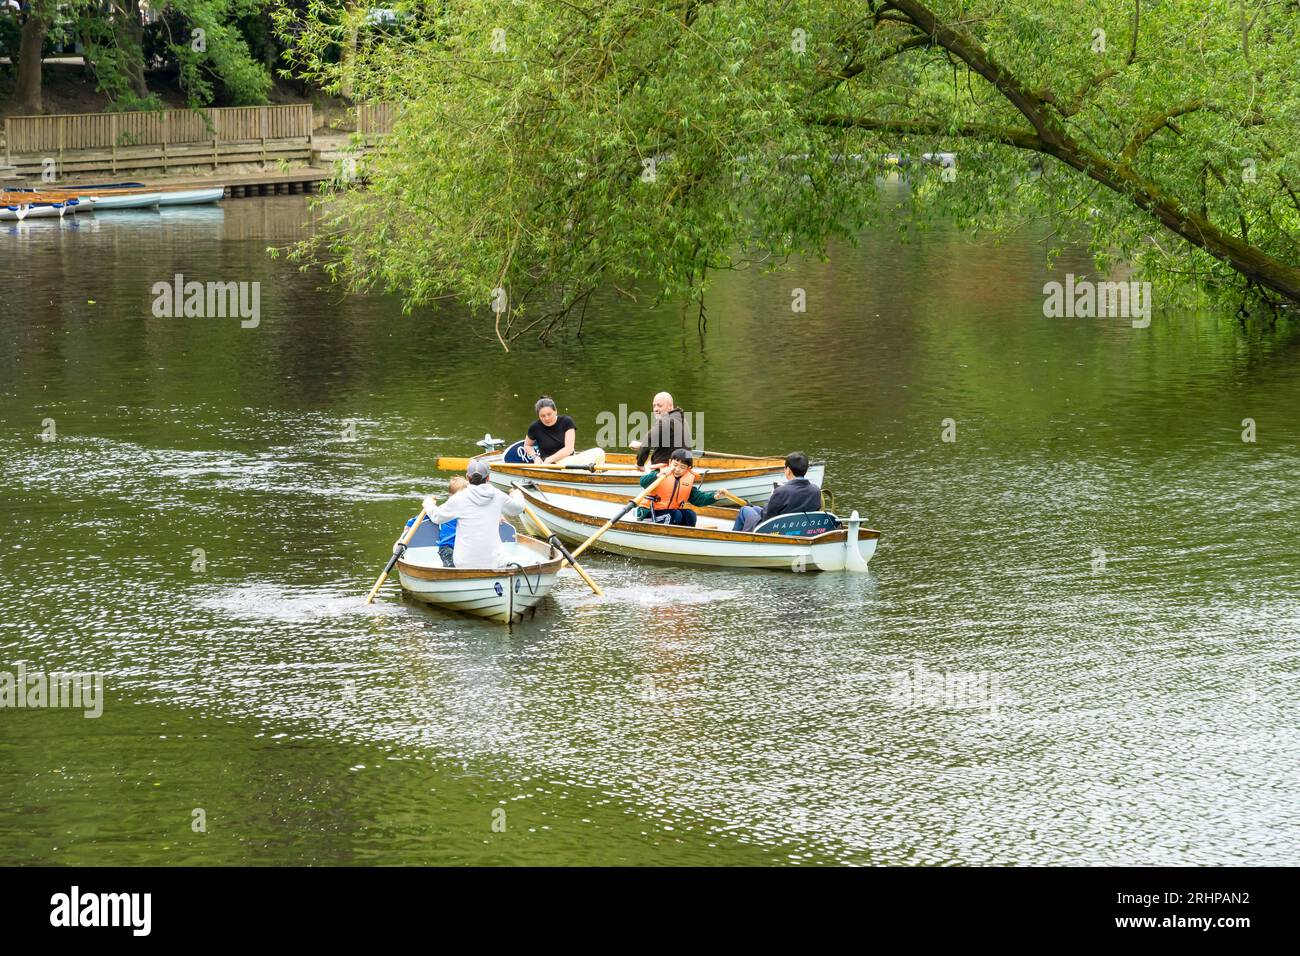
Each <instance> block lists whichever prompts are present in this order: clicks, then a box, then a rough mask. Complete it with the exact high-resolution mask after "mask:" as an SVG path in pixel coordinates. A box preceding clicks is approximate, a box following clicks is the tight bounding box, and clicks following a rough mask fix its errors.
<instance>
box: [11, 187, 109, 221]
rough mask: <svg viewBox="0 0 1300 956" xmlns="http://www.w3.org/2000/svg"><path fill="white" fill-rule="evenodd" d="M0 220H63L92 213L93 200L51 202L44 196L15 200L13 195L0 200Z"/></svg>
mask: <svg viewBox="0 0 1300 956" xmlns="http://www.w3.org/2000/svg"><path fill="white" fill-rule="evenodd" d="M0 203H2V204H0V220H3V221H7V222H12V221H14V220H17V221H18V222H23V221H25V220H27V219H56V218H57V219H62V218H63V217H64V216H65V215H68V214H71V213H76V212H78V211H80V212H90V211H91V208H92V207H93V206H94V202H93V201H91V200H78V199H61V200H58V201H51V200H49V199H48V198H46V197H43V196H33V197H31V198H27V197H23V198H19V199H14V198H13V196H12V194H6V195H5V196H4V197H3V198H0Z"/></svg>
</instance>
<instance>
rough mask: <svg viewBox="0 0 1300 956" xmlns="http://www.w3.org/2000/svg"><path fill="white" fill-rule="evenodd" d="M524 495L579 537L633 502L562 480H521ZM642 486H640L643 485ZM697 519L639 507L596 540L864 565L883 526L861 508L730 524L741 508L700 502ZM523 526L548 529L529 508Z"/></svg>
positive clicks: (767, 559) (829, 565) (638, 548)
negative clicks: (656, 520) (674, 521)
mask: <svg viewBox="0 0 1300 956" xmlns="http://www.w3.org/2000/svg"><path fill="white" fill-rule="evenodd" d="M521 490H522V492H523V495H524V499H525V501H527V503H528V505H529V506H530V507H531V508H532V509H533V510H534V511H535V512H536V513H537V515H538V517H540V518H541V519H542V521H544V522H545V523H546V525H547V527H548V528H549V529H550V530H551V531H552V532H554V533H555V534H556V535H558V536H559V537H560V538H561V539H562V540H564V541H571V542H575V543H577V542H581V541H585V540H586V539H587V538H588V537H590V536H591V535H592V534H593V533H594V532H595V531H596V530H597V529H598V528H600V527H601V526H602V525H603V524H604V523H605V522H606V521H608V520H609V519H610V518H613V517H614V516H615V515H616V514H618V513H619V512H620V511H621V510H622V509H623V508H624V507H625V506H626V505H627V503H628V499H627V498H626V497H624V496H621V495H614V494H607V493H605V492H599V491H589V490H586V489H581V488H572V487H568V486H562V485H556V484H537V485H535V486H532V487H529V486H527V485H524V486H522V487H521ZM638 490H640V489H638ZM692 510H694V511H695V512H696V515H697V518H696V521H697V524H696V526H695V527H693V528H688V527H684V526H681V525H662V524H652V523H651V522H649V521H638V520H636V517H635V512H631V513H629V514H628V515H627V516H626V517H625V518H623V519H622V520H620V521H617V522H615V523H614V525H613V526H612V527H611V528H610V529H609V530H608V531H606V532H605V533H604V534H603V535H602V536H601V537H600V538H598V539H597V540H596V542H595V543H594V544H592V545H591V547H592V548H595V549H598V550H601V551H609V552H611V553H613V554H623V555H627V556H629V557H633V558H648V559H650V560H652V561H674V562H682V563H686V564H713V565H720V566H723V567H733V568H772V569H777V570H784V571H845V570H847V571H858V572H864V571H866V570H867V562H869V561H870V560H871V556H872V555H873V554H875V553H876V543H877V542H878V541H879V539H880V532H879V531H873V530H871V529H870V528H865V527H862V521H861V519H860V518H859V517H858V513H857V512H856V511H855V512H853V514H852V515H850V516H849V517H848V518H847V519H842V518H839V517H837V516H836V515H833V514H831V513H830V512H826V511H813V512H806V513H800V514H790V515H780V516H778V517H776V518H772V519H770V520H768V521H765V522H763V523H762V524H760V525H759V526H758V527H757V528H755V529H754V530H753V531H732V530H731V527H732V523H733V522H734V521H735V518H736V512H735V511H729V510H727V509H726V508H694V509H692ZM522 520H523V521H524V524H525V527H527V528H529V529H530V530H534V529H535V530H536V531H537V532H538V533H543V534H544V533H545V532H543V531H542V529H540V528H538V527H537V526H536V523H535V522H533V521H532V520H531V519H530V518H528V513H527V512H525V513H524V517H523V519H522Z"/></svg>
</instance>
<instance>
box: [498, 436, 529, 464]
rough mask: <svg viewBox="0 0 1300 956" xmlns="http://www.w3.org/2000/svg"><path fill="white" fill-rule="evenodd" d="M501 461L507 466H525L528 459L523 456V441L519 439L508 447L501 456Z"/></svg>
mask: <svg viewBox="0 0 1300 956" xmlns="http://www.w3.org/2000/svg"><path fill="white" fill-rule="evenodd" d="M501 461H502V463H503V464H507V465H527V464H530V459H529V458H528V457H527V456H525V455H524V440H523V439H522V438H521V439H519V441H517V442H515V443H514V444H513V445H511V446H510V447H508V448H507V449H506V450H505V451H504V452H503V453H502V455H501Z"/></svg>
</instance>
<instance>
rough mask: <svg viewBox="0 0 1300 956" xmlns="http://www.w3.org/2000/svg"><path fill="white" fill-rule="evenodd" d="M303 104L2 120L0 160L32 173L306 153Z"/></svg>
mask: <svg viewBox="0 0 1300 956" xmlns="http://www.w3.org/2000/svg"><path fill="white" fill-rule="evenodd" d="M312 128H313V116H312V108H311V106H310V104H303V105H293V106H236V107H229V108H224V109H205V110H156V111H152V112H138V113H71V114H62V115H53V116H9V117H6V118H5V121H4V129H5V162H7V163H9V164H11V165H14V166H17V167H18V168H19V169H20V170H21V171H24V172H32V171H35V172H40V171H41V169H42V166H44V165H47V164H48V161H49V160H50V159H54V160H56V162H57V163H58V168H59V170H60V171H63V170H64V169H65V167H67V171H69V172H73V171H79V170H81V171H89V170H91V169H96V170H97V169H105V168H108V169H111V170H112V171H114V172H116V171H117V170H118V169H119V168H131V167H135V168H140V167H146V166H147V167H155V166H161V167H162V168H164V169H166V168H168V167H169V166H176V165H208V164H211V165H212V167H213V168H214V169H215V168H216V167H217V166H218V165H219V164H220V163H222V162H227V163H231V162H237V163H242V162H250V161H258V160H260V161H261V162H262V163H266V162H268V161H270V160H275V159H285V158H288V159H297V158H305V159H310V158H311V141H312Z"/></svg>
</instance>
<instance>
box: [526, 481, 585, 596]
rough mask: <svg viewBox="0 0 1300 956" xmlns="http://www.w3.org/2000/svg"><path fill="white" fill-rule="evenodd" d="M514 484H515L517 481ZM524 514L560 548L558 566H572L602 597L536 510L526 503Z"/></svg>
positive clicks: (548, 539)
mask: <svg viewBox="0 0 1300 956" xmlns="http://www.w3.org/2000/svg"><path fill="white" fill-rule="evenodd" d="M515 484H516V485H517V484H518V482H516V483H515ZM524 514H526V515H528V517H529V519H530V520H531V521H532V522H533V524H535V525H537V527H538V528H540V529H541V532H542V534H544V535H546V539H547V541H549V542H550V543H551V544H553V545H555V546H556V547H557V548H559V549H560V553H561V554H563V555H564V561H563V562H562V563H561V564H560V567H561V568H563V567H564V565H566V564H567V565H570V566H572V568H573V570H575V571H577V572H578V576H579V577H581V578H582V580H584V581H586V582H587V587H589V588H591V590H592V592H593V593H594V594H595V595H596V597H604V596H605V592H604V591H602V590H601V589H600V585H599V584H597V583H596V582H595V581H593V580H592V579H591V576H590V575H589V574H587V572H586V571H584V570H582V568H581V567H579V565H578V562H577V561H574V560H573V555H572V554H570V553H569V550H568V548H566V547H565V546H564V543H563V542H562V541H561V540H560V538H559V535H555V534H551V529H550V528H548V527H546V522H545V521H543V520H542V519H541V518H539V517H538V516H537V512H536V511H534V510H533V509H532V508H530V507H528V505H524Z"/></svg>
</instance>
